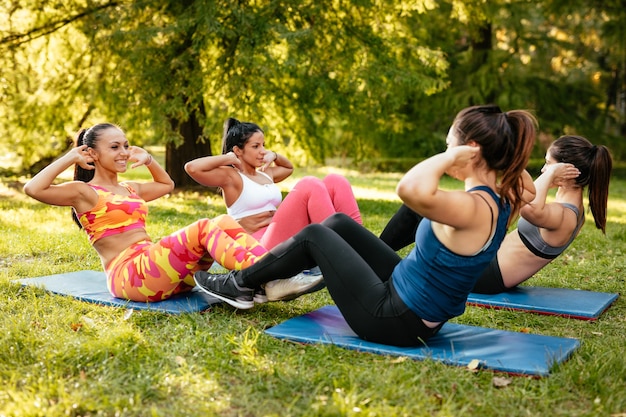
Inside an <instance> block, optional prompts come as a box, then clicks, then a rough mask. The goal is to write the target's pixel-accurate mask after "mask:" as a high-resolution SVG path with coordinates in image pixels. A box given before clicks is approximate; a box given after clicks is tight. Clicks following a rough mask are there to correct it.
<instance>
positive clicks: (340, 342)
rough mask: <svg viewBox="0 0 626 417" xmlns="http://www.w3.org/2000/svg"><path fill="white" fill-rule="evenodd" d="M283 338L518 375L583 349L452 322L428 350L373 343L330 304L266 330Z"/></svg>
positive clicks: (569, 342) (545, 369)
mask: <svg viewBox="0 0 626 417" xmlns="http://www.w3.org/2000/svg"><path fill="white" fill-rule="evenodd" d="M265 332H266V333H268V334H270V335H272V336H274V337H277V338H279V339H286V340H290V341H294V342H302V343H323V344H333V345H337V346H341V347H344V348H348V349H355V350H359V351H364V352H370V353H377V354H381V355H393V356H406V357H409V358H411V359H417V360H425V359H431V360H434V361H439V362H443V363H446V364H449V365H458V366H467V365H468V364H470V362H472V361H473V360H478V361H480V367H481V368H482V369H490V370H494V371H501V372H506V373H509V374H514V375H531V376H546V375H548V374H549V373H550V369H551V368H552V367H553V366H554V365H555V364H558V363H561V362H564V361H565V360H567V358H569V357H570V355H571V354H572V352H573V351H574V350H575V349H577V348H578V347H579V346H580V342H579V341H578V340H577V339H570V338H564V337H554V336H543V335H537V334H529V333H517V332H509V331H504V330H494V329H488V328H484V327H475V326H467V325H463V324H456V323H446V324H444V326H443V327H442V329H441V330H440V331H439V333H437V334H436V335H435V336H433V337H432V338H430V339H429V340H428V341H427V343H426V345H425V346H419V347H411V348H406V347H396V346H389V345H382V344H379V343H372V342H367V341H365V340H363V339H360V338H359V337H358V336H356V334H355V333H354V332H353V331H352V329H350V327H349V326H348V324H347V323H346V321H345V320H344V318H343V316H342V315H341V313H340V312H339V310H338V309H337V307H336V306H325V307H322V308H320V309H318V310H315V311H312V312H310V313H307V314H305V315H303V316H299V317H294V318H291V319H289V320H287V321H285V322H284V323H281V324H279V325H277V326H274V327H271V328H269V329H267V330H265Z"/></svg>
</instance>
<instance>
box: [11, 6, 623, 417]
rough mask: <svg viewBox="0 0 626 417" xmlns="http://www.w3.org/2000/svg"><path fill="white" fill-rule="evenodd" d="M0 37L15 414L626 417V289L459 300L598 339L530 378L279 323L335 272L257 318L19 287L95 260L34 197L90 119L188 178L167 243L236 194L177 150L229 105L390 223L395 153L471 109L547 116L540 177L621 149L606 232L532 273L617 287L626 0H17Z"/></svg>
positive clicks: (418, 148)
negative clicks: (563, 312) (31, 183)
mask: <svg viewBox="0 0 626 417" xmlns="http://www.w3.org/2000/svg"><path fill="white" fill-rule="evenodd" d="M0 51H1V52H2V53H1V54H0V63H1V64H2V65H0V97H1V100H0V173H1V174H2V183H1V184H0V208H1V209H2V210H1V211H0V236H2V238H1V239H0V312H2V314H0V329H2V332H1V333H2V335H1V336H0V382H1V385H2V388H0V416H5V415H6V416H62V415H63V416H65V415H71V416H96V415H103V416H113V415H120V416H127V415H128V416H161V415H162V416H195V415H220V416H240V415H243V416H256V415H276V416H278V415H294V416H296V415H307V416H309V415H319V416H327V415H337V416H339V415H341V416H343V415H355V416H360V415H368V416H404V415H408V416H420V415H429V416H435V415H436V416H458V415H484V416H500V415H507V416H517V415H519V416H535V415H537V416H540V415H555V416H558V415H562V416H597V415H600V416H604V415H606V416H614V417H623V416H624V415H626V389H624V388H625V387H626V361H624V358H623V345H624V335H626V307H625V303H624V301H623V300H622V298H621V297H620V298H619V299H618V301H617V302H616V303H615V304H614V305H613V306H612V307H611V308H610V309H609V310H608V311H607V312H606V313H605V314H604V315H603V316H602V317H601V319H600V320H598V321H597V322H593V323H590V322H584V321H579V320H569V319H563V318H558V317H545V316H536V315H532V314H522V313H513V312H509V311H490V310H485V309H477V308H473V307H472V308H468V311H467V312H466V313H465V314H464V315H463V316H461V317H460V318H458V319H457V321H458V322H460V323H465V324H472V325H478V326H485V327H493V328H500V329H506V330H514V331H525V332H531V333H539V334H549V335H555V336H566V337H576V338H579V339H580V340H581V342H582V344H581V348H580V349H579V350H577V351H576V352H575V353H574V356H573V357H572V358H571V359H570V360H569V361H567V362H566V363H565V364H564V365H562V366H559V367H557V368H556V369H555V370H554V371H553V374H552V375H550V376H549V377H547V378H540V379H533V378H523V377H522V378H519V377H516V378H512V377H508V376H506V375H498V374H493V373H491V372H488V371H470V370H468V369H464V368H456V367H451V366H446V365H442V364H437V363H433V362H429V361H426V362H416V361H410V360H403V359H402V358H387V357H381V356H376V355H367V354H359V353H356V352H350V351H346V350H344V349H339V348H335V347H332V346H330V347H329V346H299V345H292V344H287V343H284V342H280V341H277V340H275V339H273V338H270V337H268V336H266V335H264V334H263V332H262V331H263V329H264V328H266V327H269V326H272V325H275V324H277V323H280V322H282V321H284V320H286V319H287V318H289V317H293V316H295V315H298V314H303V313H306V312H308V311H311V310H313V309H315V308H318V307H321V306H323V305H326V304H330V303H332V300H331V299H330V297H329V296H328V294H327V292H326V291H321V292H319V293H316V294H312V295H307V296H305V297H302V299H300V300H298V301H296V302H290V303H272V304H268V305H263V306H259V307H256V308H255V310H254V311H253V312H251V313H237V312H234V310H232V309H230V308H228V307H222V306H219V307H216V308H214V309H212V310H211V311H210V312H209V313H207V314H188V315H183V316H168V315H165V314H158V313H144V312H132V311H130V312H129V311H124V310H123V309H111V308H106V307H98V306H93V305H88V304H86V303H80V302H76V301H73V300H67V299H64V298H62V297H56V296H51V295H49V294H46V293H45V292H43V291H37V290H32V289H28V290H26V289H23V288H21V287H20V286H19V285H18V284H16V283H15V282H14V281H15V280H16V279H19V278H25V277H31V276H40V275H49V274H54V273H61V272H69V271H75V270H82V269H96V270H97V269H100V268H101V266H100V264H99V261H98V259H97V256H96V255H95V252H94V251H93V249H92V248H91V247H90V246H89V244H88V242H87V241H86V239H85V237H84V235H83V233H81V232H80V231H79V230H78V229H77V228H76V227H75V226H74V225H73V223H72V221H71V218H70V216H69V212H68V211H67V210H64V209H60V208H55V207H46V206H44V205H42V204H39V203H37V202H35V201H33V200H31V199H28V198H26V197H25V196H24V195H23V193H22V192H21V186H22V184H23V183H24V181H26V180H27V179H28V178H29V177H30V176H31V175H33V174H34V173H36V172H38V171H39V170H40V169H41V168H42V167H43V166H45V165H46V164H48V163H49V162H50V161H52V160H54V159H55V158H57V157H58V156H59V155H61V154H62V153H64V152H66V151H67V150H68V149H69V147H71V146H72V141H73V138H74V135H75V133H76V132H77V130H78V129H80V128H81V127H89V126H91V125H92V124H94V123H97V122H102V121H108V122H113V123H117V124H119V125H120V126H121V127H122V128H123V129H124V130H125V131H126V132H127V134H128V137H129V140H130V141H131V143H132V144H137V145H141V146H146V147H148V148H149V149H150V150H151V151H153V152H154V153H155V155H156V156H157V157H158V158H159V159H160V161H161V162H163V164H164V165H165V166H166V168H167V170H168V172H169V173H170V175H172V177H173V178H174V179H175V181H176V183H177V186H178V187H177V190H176V191H175V192H174V193H172V194H171V195H170V196H169V197H168V198H164V199H161V200H160V201H158V202H154V203H151V219H150V220H151V222H150V229H149V233H150V234H151V235H152V236H154V237H155V238H158V237H159V236H162V235H164V234H166V233H170V232H172V231H174V230H176V229H178V228H180V227H182V226H183V225H185V224H188V223H190V222H192V221H195V220H196V219H197V218H198V217H204V216H209V217H211V216H215V215H217V214H221V213H223V212H224V211H225V210H224V207H223V203H222V201H221V199H220V198H219V196H217V195H215V194H214V193H213V192H212V190H206V189H201V188H199V187H197V186H196V184H194V183H193V181H192V180H191V179H190V178H189V177H188V176H187V175H186V174H185V173H184V171H183V170H182V166H183V164H184V162H185V161H187V160H189V159H192V158H194V157H197V156H200V155H206V154H215V153H219V152H220V146H221V143H220V142H221V132H222V124H223V122H224V120H225V119H226V118H227V117H236V118H238V119H240V120H246V121H254V122H256V123H258V124H259V125H261V126H262V127H263V129H264V130H265V132H266V141H267V146H268V148H270V149H272V150H276V151H278V152H279V153H282V154H285V155H287V156H288V157H289V158H291V159H292V160H293V161H294V162H295V163H296V166H297V168H296V173H295V174H294V176H293V178H291V179H290V181H287V182H285V183H284V184H282V186H283V191H285V192H286V191H288V189H289V187H290V186H291V185H292V184H293V181H295V180H297V179H298V178H299V177H301V176H303V175H306V174H313V175H317V176H322V175H324V174H326V173H328V172H340V173H342V174H344V175H346V176H347V177H348V178H349V179H350V181H351V182H352V184H353V186H354V188H355V192H356V194H357V198H358V202H359V205H360V207H361V209H362V212H363V217H364V220H365V225H366V226H367V227H368V228H369V229H370V230H372V231H373V232H375V233H379V232H380V231H381V230H382V227H383V226H384V224H385V222H386V220H387V219H388V218H389V217H390V216H391V215H392V213H393V212H394V211H395V209H396V208H397V207H398V205H399V201H398V199H397V197H396V196H395V194H394V187H395V184H396V182H397V180H398V179H399V178H400V176H401V172H402V171H404V170H406V169H408V168H409V167H410V166H412V165H413V164H414V163H415V162H416V161H418V160H420V159H421V158H424V157H427V156H430V155H432V154H434V153H436V152H439V151H441V150H443V149H444V148H445V142H444V138H445V135H446V132H447V129H448V127H449V125H450V123H451V121H452V119H453V117H454V115H455V114H456V113H457V112H458V111H459V110H460V109H461V108H463V107H466V106H468V105H473V104H484V103H496V104H498V105H500V106H501V107H502V109H503V110H505V111H506V110H510V109H515V108H523V109H529V110H531V111H532V112H533V113H534V114H535V115H536V116H537V118H538V120H539V126H540V135H539V138H538V141H537V146H536V148H535V151H534V154H533V161H532V163H531V165H530V167H529V168H530V170H531V172H533V173H534V174H536V173H538V170H539V168H540V167H541V164H542V159H543V156H544V153H545V149H546V146H547V145H548V144H549V143H550V142H551V141H552V140H554V139H555V138H556V137H558V136H560V135H562V134H579V135H583V136H585V137H587V138H589V139H590V140H591V141H592V142H593V143H595V144H605V145H607V146H608V147H609V148H610V149H611V151H612V154H613V156H614V158H615V161H616V168H615V170H614V175H613V181H612V184H611V194H610V199H609V219H608V227H607V235H606V236H604V235H602V233H601V232H600V231H598V230H596V229H594V227H593V221H590V217H589V215H587V222H586V224H585V226H584V227H583V230H582V232H581V235H580V237H579V238H578V239H577V240H576V242H575V243H574V245H573V246H572V247H571V248H570V249H569V250H568V252H567V253H566V254H565V255H564V256H562V257H560V258H559V259H558V260H557V261H555V262H554V263H553V264H551V265H550V266H549V267H547V268H546V269H545V270H544V271H542V272H541V273H540V274H538V276H537V277H536V278H535V282H534V284H536V285H545V286H564V287H570V288H580V289H586V290H592V291H605V292H616V293H620V292H622V291H623V288H624V281H625V279H624V276H623V273H624V260H623V257H624V251H625V250H626V243H625V242H626V226H625V224H626V202H625V201H624V196H625V195H626V190H625V188H626V180H624V178H625V176H624V172H623V163H622V161H623V160H624V155H625V150H626V149H625V143H624V137H625V134H626V7H625V4H624V2H623V1H578V0H570V1H560V0H554V1H514V0H512V1H511V0H510V1H446V0H444V1H419V0H418V1H340V0H333V1H326V0H321V1H317V0H316V1H290V0H284V1H270V0H267V1H193V0H182V1H174V0H172V1H161V0H154V1H92V0H84V1H75V0H58V1H46V2H40V1H27V0H20V1H17V0H15V1H14V0H9V1H5V2H2V4H0ZM70 178H71V173H69V172H68V173H67V175H66V176H65V177H64V178H62V179H61V180H65V179H70ZM128 178H130V179H140V180H141V179H146V178H147V171H145V170H143V171H142V170H141V169H140V170H136V171H134V172H129V173H128ZM444 185H445V186H447V187H456V186H458V184H455V183H454V182H452V181H447V180H446V182H444ZM497 377H504V378H505V381H504V383H502V381H500V382H498V383H495V382H494V381H496V379H495V378H497ZM498 381H499V380H498Z"/></svg>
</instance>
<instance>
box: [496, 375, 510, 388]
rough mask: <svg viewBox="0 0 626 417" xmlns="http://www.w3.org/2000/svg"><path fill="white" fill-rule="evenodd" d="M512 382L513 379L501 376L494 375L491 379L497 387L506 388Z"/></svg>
mask: <svg viewBox="0 0 626 417" xmlns="http://www.w3.org/2000/svg"><path fill="white" fill-rule="evenodd" d="M511 382H513V380H511V379H510V378H504V377H501V376H494V377H493V379H492V380H491V383H492V384H493V386H494V387H496V388H504V387H506V386H507V385H509V384H510V383H511Z"/></svg>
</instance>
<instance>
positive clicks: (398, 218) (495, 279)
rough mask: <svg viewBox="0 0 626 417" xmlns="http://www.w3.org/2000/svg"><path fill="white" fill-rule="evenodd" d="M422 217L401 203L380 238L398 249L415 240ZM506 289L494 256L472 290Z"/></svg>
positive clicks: (481, 291) (499, 291)
mask: <svg viewBox="0 0 626 417" xmlns="http://www.w3.org/2000/svg"><path fill="white" fill-rule="evenodd" d="M422 219H423V217H422V216H420V215H419V214H417V213H416V212H414V211H413V210H411V209H410V208H408V207H407V206H406V205H404V204H403V205H402V206H400V208H399V209H398V211H397V212H396V214H394V215H393V217H392V218H391V220H389V222H388V223H387V225H386V226H385V228H384V229H383V232H382V233H381V234H380V239H381V240H382V241H383V242H385V243H386V244H387V245H389V246H390V247H391V248H392V249H393V250H400V249H402V248H404V247H406V246H408V245H410V244H411V243H413V242H415V232H416V230H417V226H418V225H419V224H420V222H421V221H422ZM507 290H509V288H507V287H505V286H504V281H503V279H502V274H501V273H500V266H499V264H498V258H494V259H493V260H492V261H491V263H490V264H489V266H488V267H487V268H486V269H485V270H484V271H483V273H482V274H481V276H480V278H478V281H476V284H475V285H474V288H473V289H472V292H475V293H480V294H499V293H501V292H505V291H507Z"/></svg>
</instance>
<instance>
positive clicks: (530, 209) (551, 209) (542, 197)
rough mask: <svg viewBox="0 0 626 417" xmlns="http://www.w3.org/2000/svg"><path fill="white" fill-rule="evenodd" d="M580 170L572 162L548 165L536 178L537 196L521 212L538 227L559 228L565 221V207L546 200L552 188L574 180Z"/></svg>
mask: <svg viewBox="0 0 626 417" xmlns="http://www.w3.org/2000/svg"><path fill="white" fill-rule="evenodd" d="M578 175H580V171H578V169H577V168H576V167H575V166H574V165H572V164H564V163H558V164H554V165H551V166H550V167H548V168H547V169H546V170H545V172H544V173H543V174H541V175H540V176H539V177H537V179H536V180H535V189H536V194H535V198H534V199H533V200H532V201H531V202H530V203H529V204H527V205H525V206H524V207H522V209H521V211H520V214H521V215H522V217H524V218H525V219H526V220H528V221H529V222H530V223H532V224H534V225H535V226H537V227H541V228H544V229H548V230H555V229H558V228H559V227H560V226H561V224H562V223H563V216H564V213H565V211H564V209H563V206H561V205H560V204H549V203H547V202H546V199H547V197H548V191H549V190H550V188H552V187H555V186H557V185H558V184H561V183H564V182H566V181H570V180H573V179H574V178H576V177H578Z"/></svg>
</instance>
